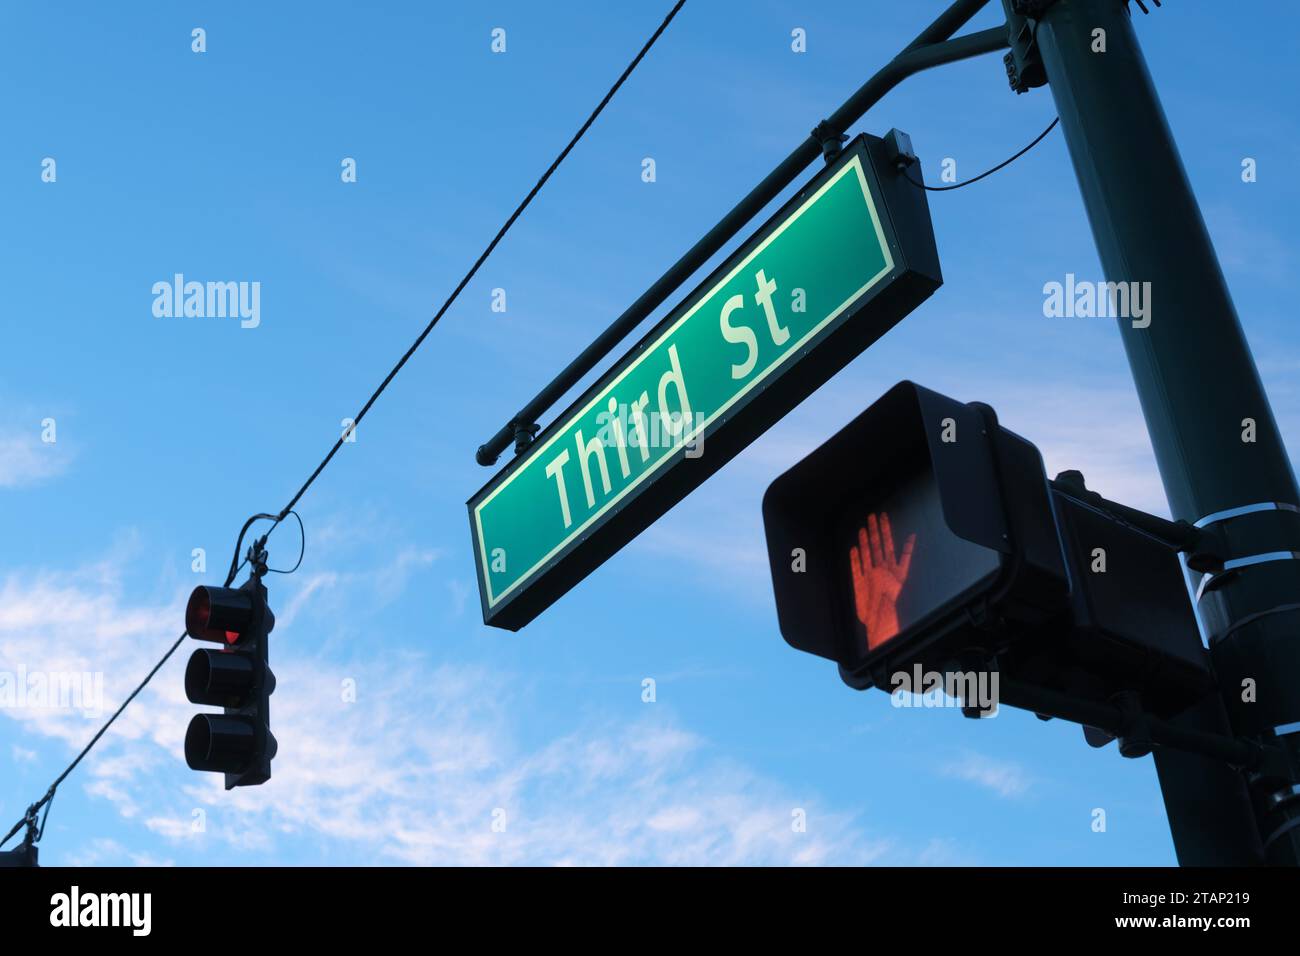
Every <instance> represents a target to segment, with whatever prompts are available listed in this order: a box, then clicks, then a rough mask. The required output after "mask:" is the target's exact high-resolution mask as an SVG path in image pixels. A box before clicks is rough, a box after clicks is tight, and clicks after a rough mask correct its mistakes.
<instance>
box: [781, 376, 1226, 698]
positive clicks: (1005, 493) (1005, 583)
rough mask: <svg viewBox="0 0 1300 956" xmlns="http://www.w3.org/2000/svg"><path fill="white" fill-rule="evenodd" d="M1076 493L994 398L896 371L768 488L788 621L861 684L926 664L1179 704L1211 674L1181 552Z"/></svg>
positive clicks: (799, 640)
mask: <svg viewBox="0 0 1300 956" xmlns="http://www.w3.org/2000/svg"><path fill="white" fill-rule="evenodd" d="M1085 497H1086V496H1085V495H1082V494H1081V495H1080V496H1079V497H1075V496H1072V495H1070V494H1069V493H1068V491H1067V490H1064V489H1063V488H1058V487H1054V486H1053V483H1049V482H1048V480H1047V477H1046V474H1045V472H1044V468H1043V462H1042V457H1041V455H1040V454H1039V452H1038V449H1037V448H1035V447H1034V446H1033V445H1032V444H1031V443H1030V442H1028V441H1026V440H1025V439H1024V438H1021V437H1020V436H1019V435H1016V434H1014V433H1013V432H1011V431H1009V430H1007V429H1005V428H1003V427H1002V426H1000V425H999V424H998V422H997V416H996V414H995V413H994V411H993V409H991V408H989V407H988V406H986V405H982V404H978V403H972V404H962V403H960V402H957V401H955V400H953V399H951V398H947V397H945V396H943V395H939V394H938V393H936V392H932V391H930V390H929V389H926V388H922V387H921V386H919V385H915V384H913V383H911V382H902V383H900V384H899V385H897V386H895V387H894V388H893V389H891V390H890V391H889V392H888V393H886V394H885V395H884V396H883V397H882V398H881V399H880V400H879V401H877V402H876V403H875V404H873V405H872V406H871V407H870V408H868V409H867V410H866V411H865V412H863V413H862V414H861V415H859V416H858V417H857V418H856V419H854V420H853V421H852V422H850V423H849V424H848V425H847V426H846V427H845V428H844V429H842V430H841V431H840V432H839V433H837V434H836V435H834V436H833V437H832V438H831V439H830V440H829V441H827V442H826V443H825V444H824V445H822V446H821V447H820V448H818V449H817V450H816V451H814V452H813V453H812V454H810V455H809V456H808V457H807V458H805V459H804V460H803V461H801V462H799V463H798V464H796V465H795V466H794V467H793V468H791V469H790V470H789V471H787V472H786V473H785V474H783V475H781V476H780V477H779V478H777V479H776V480H775V481H774V482H773V483H772V485H771V486H770V487H769V488H768V490H767V493H766V495H765V496H764V498H763V523H764V527H765V529H766V534H767V547H768V557H769V561H770V564H771V569H772V582H773V589H774V592H775V595H776V606H777V617H778V622H779V625H780V629H781V633H782V635H783V636H784V637H785V639H786V641H787V642H788V643H789V644H791V645H792V646H793V647H795V648H797V649H799V650H802V651H806V652H808V653H811V654H816V655H819V656H821V657H825V658H828V659H830V660H833V661H835V662H836V663H837V664H838V665H839V669H840V675H841V677H842V678H843V679H844V681H845V682H846V683H847V684H849V685H850V686H852V687H855V688H858V689H865V688H867V687H872V686H875V687H880V688H883V689H886V690H891V689H892V687H893V686H895V685H894V681H893V680H892V679H893V678H895V677H896V675H898V674H900V673H913V672H915V668H916V667H917V665H919V666H920V667H921V668H922V670H923V671H924V672H926V673H930V672H933V673H937V674H950V673H952V672H954V671H962V672H970V671H986V670H997V671H998V672H999V673H1000V674H1001V675H1003V677H1010V678H1013V679H1014V680H1017V681H1022V682H1025V683H1029V684H1032V685H1034V686H1037V687H1041V688H1047V689H1051V690H1053V691H1057V692H1061V693H1065V694H1069V695H1072V696H1074V697H1076V698H1082V699H1087V700H1094V701H1101V700H1108V699H1110V698H1111V697H1113V695H1115V694H1116V693H1119V692H1121V691H1125V690H1132V691H1137V692H1139V693H1140V694H1141V695H1142V699H1143V701H1144V703H1145V704H1146V705H1147V706H1148V707H1149V708H1150V709H1151V710H1152V712H1155V713H1172V712H1175V711H1177V710H1179V709H1182V708H1184V707H1186V706H1187V705H1188V704H1189V703H1190V702H1192V701H1194V700H1196V699H1198V698H1199V697H1200V696H1203V695H1204V694H1205V693H1206V692H1207V689H1208V688H1209V687H1210V686H1211V684H1210V680H1209V672H1208V668H1207V665H1206V664H1205V655H1204V651H1203V649H1202V647H1201V644H1200V639H1199V635H1198V633H1197V631H1196V625H1195V621H1194V619H1193V617H1192V614H1191V610H1190V606H1189V603H1188V598H1187V593H1186V589H1185V587H1184V584H1183V577H1182V571H1181V568H1180V566H1179V564H1178V559H1177V556H1176V553H1175V551H1174V550H1172V549H1171V547H1170V546H1169V545H1168V544H1166V543H1164V542H1161V541H1157V540H1156V539H1154V538H1152V537H1151V536H1150V535H1148V534H1146V533H1144V532H1142V531H1140V530H1138V529H1137V528H1134V527H1132V526H1131V525H1130V524H1128V523H1126V522H1124V521H1121V520H1117V519H1116V518H1115V517H1114V516H1112V515H1110V514H1108V513H1106V512H1105V511H1104V510H1102V509H1099V508H1097V507H1095V506H1094V505H1093V504H1090V503H1088V502H1087V501H1085V500H1084V498H1085ZM1092 497H1094V498H1095V497H1096V496H1095V495H1094V496H1092ZM1099 500H1100V499H1099ZM1130 510H1131V509H1130ZM1157 520H1158V519H1157Z"/></svg>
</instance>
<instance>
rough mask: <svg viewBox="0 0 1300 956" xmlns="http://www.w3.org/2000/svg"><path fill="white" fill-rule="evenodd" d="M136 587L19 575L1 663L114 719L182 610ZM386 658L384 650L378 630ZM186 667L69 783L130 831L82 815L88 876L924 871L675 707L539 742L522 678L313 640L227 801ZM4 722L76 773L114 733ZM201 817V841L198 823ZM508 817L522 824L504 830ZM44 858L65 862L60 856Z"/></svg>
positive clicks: (160, 685) (161, 677) (359, 582)
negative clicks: (254, 773)
mask: <svg viewBox="0 0 1300 956" xmlns="http://www.w3.org/2000/svg"><path fill="white" fill-rule="evenodd" d="M407 563H408V564H411V565H413V566H419V565H422V564H424V563H427V562H425V561H424V560H423V559H422V558H420V557H418V556H417V557H416V558H411V559H409V560H408V562H407ZM341 585H346V586H347V587H349V588H362V587H365V586H367V579H366V578H365V577H364V576H349V575H337V576H335V577H334V578H333V579H332V581H331V583H330V585H329V587H330V589H331V590H332V591H334V592H337V591H338V588H339V587H340V586H341ZM120 591H121V587H120V583H119V582H117V581H115V580H114V579H113V577H112V575H111V573H110V572H108V571H107V570H106V569H105V568H104V566H102V565H101V566H96V567H95V568H94V569H93V571H91V572H85V573H79V574H72V575H62V576H56V575H43V574H26V575H19V574H13V575H10V576H9V577H8V578H7V579H5V580H4V582H3V585H2V586H0V668H6V667H7V668H12V667H14V666H16V664H17V663H19V662H22V663H24V664H25V665H26V666H27V667H29V668H46V669H56V668H59V667H68V668H77V669H99V670H103V671H104V672H105V674H106V679H105V697H106V698H107V699H106V701H105V706H106V707H108V708H113V707H116V705H117V704H118V703H119V702H120V700H121V699H122V696H123V695H124V694H125V693H127V692H129V690H130V688H131V687H133V686H134V685H135V683H136V682H137V681H138V679H139V678H140V677H141V676H142V675H143V674H144V673H145V672H146V671H147V670H148V668H149V667H150V666H151V665H152V664H153V662H154V660H155V659H156V657H157V655H158V653H159V652H160V651H161V649H162V648H164V647H165V646H166V645H167V643H168V640H169V638H168V635H169V634H170V633H172V631H173V630H174V629H175V626H176V624H175V622H176V621H177V620H179V619H180V616H181V595H177V596H176V599H175V600H174V601H171V602H168V603H167V604H166V605H159V606H144V607H136V606H132V605H130V604H128V603H126V602H124V601H123V600H122V599H121V597H120ZM325 614H328V612H327V611H321V610H319V609H318V608H317V607H315V606H314V602H313V607H312V608H310V610H308V609H303V610H301V611H300V612H299V614H298V617H299V629H298V631H297V632H296V633H302V632H303V629H306V631H307V632H310V630H311V629H312V628H313V627H315V626H317V625H318V624H319V623H320V621H319V619H318V617H319V616H320V615H325ZM286 630H287V628H284V627H283V626H279V627H277V634H282V633H284V632H285V631H286ZM370 641H371V646H373V647H381V646H383V645H384V641H383V636H382V635H380V634H374V635H371V637H370ZM186 643H188V642H186ZM189 650H190V648H188V647H183V648H182V649H181V652H180V653H178V654H177V655H176V657H177V658H179V660H173V661H170V662H169V663H168V664H167V665H166V666H165V667H164V668H163V669H162V670H161V671H160V672H159V673H158V675H157V677H156V678H155V679H154V682H153V683H152V684H151V685H150V686H149V687H148V688H147V689H146V690H145V691H144V692H143V693H142V694H141V696H140V697H139V698H138V699H137V701H136V702H135V703H134V704H133V705H132V706H131V707H129V708H127V710H126V711H125V712H124V714H123V716H122V718H121V719H120V720H119V721H118V723H117V724H116V725H115V726H114V728H113V729H112V730H110V731H109V734H108V735H107V736H106V737H105V738H104V739H103V740H102V741H101V743H100V745H99V746H98V747H97V748H96V749H95V750H94V751H93V752H92V754H91V755H90V757H88V758H87V760H86V761H85V762H84V763H83V765H82V766H81V767H80V768H79V769H78V770H77V772H76V774H77V775H76V776H75V777H74V778H72V779H70V780H69V782H68V783H65V784H64V786H65V787H69V786H81V787H83V788H84V789H85V791H86V792H87V793H89V794H90V795H92V796H94V797H97V798H100V799H102V800H104V801H106V802H108V803H109V804H110V805H111V806H112V807H113V808H115V810H116V812H117V814H118V815H119V817H120V819H121V821H122V822H121V824H120V825H119V826H118V827H114V829H113V830H112V831H111V832H112V836H111V838H110V837H109V836H107V835H105V834H102V833H100V834H96V833H93V832H87V831H88V829H89V824H88V823H87V821H86V820H84V819H82V820H78V819H69V817H68V813H69V811H68V810H67V806H68V805H67V804H66V803H64V804H63V806H64V808H65V809H64V810H63V811H62V814H63V815H62V816H61V817H60V818H59V819H58V823H59V824H60V826H59V827H58V831H59V838H62V835H63V834H65V833H66V834H68V836H67V837H66V839H68V840H72V839H74V838H75V841H76V844H77V845H78V846H80V847H83V848H84V849H82V850H79V851H77V853H76V854H74V855H75V856H76V860H77V861H79V862H82V863H86V864H94V863H109V862H140V861H142V860H153V859H158V858H159V857H160V853H159V852H158V851H159V848H162V849H163V850H165V851H166V852H169V853H180V852H182V851H183V850H188V849H190V848H195V847H197V848H198V849H199V852H201V853H202V855H203V858H204V859H207V860H210V861H214V862H217V861H220V860H223V859H232V860H233V859H238V860H239V861H241V862H248V861H263V862H275V861H276V860H277V859H280V858H281V857H280V856H278V855H277V854H280V853H282V852H287V851H288V850H290V849H292V847H293V846H294V845H295V844H297V845H298V846H299V847H301V845H303V844H304V843H305V844H306V845H307V846H309V847H315V848H317V850H318V852H320V853H321V854H322V858H324V859H327V860H331V861H339V862H346V861H364V862H390V863H415V864H432V863H453V864H511V863H528V864H640V863H661V864H688V863H699V864H787V863H788V864H818V863H867V862H872V861H875V860H880V859H883V858H886V857H888V859H889V860H890V861H891V862H921V861H923V860H924V859H926V858H928V851H927V850H926V849H925V848H923V847H917V848H909V847H907V846H904V845H900V844H899V843H897V842H896V841H891V840H887V839H884V838H882V837H880V836H879V835H878V834H876V833H874V832H873V831H872V829H871V828H870V827H867V826H865V825H864V824H863V823H862V822H861V821H858V820H856V819H855V818H854V817H853V815H852V814H847V813H842V812H837V811H835V810H833V809H832V808H829V807H826V806H824V805H823V804H822V802H821V801H819V800H817V799H815V798H812V797H809V796H807V795H799V796H797V797H796V795H794V794H792V793H791V792H790V791H789V789H788V787H787V786H786V785H784V784H782V783H781V782H779V781H776V780H773V779H770V778H768V777H765V776H763V775H761V774H758V773H756V772H754V771H753V770H752V769H750V768H748V767H746V766H744V765H741V764H737V763H734V762H732V761H728V760H726V759H723V758H721V757H720V756H718V755H717V754H716V753H714V751H713V749H712V748H711V746H710V744H709V743H708V741H706V740H704V739H702V738H700V737H699V736H697V735H696V734H694V733H692V732H690V731H689V730H688V729H686V728H684V727H682V726H680V724H679V723H678V722H677V721H676V720H675V719H674V718H673V716H672V712H671V711H670V710H669V709H668V708H666V707H657V708H654V709H653V712H652V713H651V712H649V711H647V715H646V716H643V717H642V718H640V719H637V720H624V721H609V720H608V719H606V718H605V717H602V716H601V715H595V716H592V717H589V718H587V721H588V722H586V723H583V722H580V720H579V718H578V717H577V716H576V714H578V713H579V711H578V710H574V714H575V717H574V721H575V723H576V726H573V727H572V729H570V730H569V731H567V732H564V733H561V734H559V735H558V736H555V737H553V738H552V739H549V740H544V741H541V742H533V743H529V744H525V743H523V742H522V741H523V739H524V736H525V735H524V733H523V731H524V729H525V728H526V727H527V724H528V716H529V715H528V713H527V711H526V710H524V709H523V708H524V707H525V706H527V705H526V704H525V703H523V702H524V701H527V700H529V699H533V698H535V697H537V696H544V695H536V694H532V693H529V692H526V691H522V689H521V688H520V687H519V685H520V683H521V680H520V679H519V678H517V677H515V676H514V675H507V674H499V673H497V672H495V671H488V670H485V669H480V668H475V667H469V666H450V665H439V664H437V663H435V662H434V661H432V660H431V659H430V658H429V657H428V656H426V655H424V654H420V653H415V652H403V651H400V650H392V649H390V650H389V651H388V652H387V653H386V654H385V655H383V656H376V655H367V656H365V657H363V658H360V659H359V661H358V662H355V663H351V664H348V663H338V662H331V661H329V660H325V659H322V658H319V657H313V656H308V655H309V654H315V653H316V650H315V649H314V648H312V647H311V646H310V644H309V642H299V641H292V640H281V641H280V642H279V643H278V645H277V648H276V652H277V653H276V654H275V655H274V656H273V662H274V665H275V668H276V672H277V677H278V679H279V686H278V688H277V690H276V693H275V696H274V697H273V698H272V713H273V718H274V719H273V728H274V731H275V733H276V736H277V738H278V740H279V746H280V751H279V755H278V756H277V758H276V760H275V764H274V776H273V778H272V780H271V781H270V782H269V783H268V784H266V785H264V786H261V787H256V788H247V789H236V790H234V791H229V792H227V791H225V790H224V789H222V784H221V779H220V777H219V776H217V775H198V774H194V773H192V772H191V771H189V770H188V769H187V768H185V766H184V764H183V758H182V740H183V736H184V729H185V725H186V723H187V721H188V719H189V717H190V715H191V714H192V713H193V712H194V711H195V709H196V708H195V707H194V705H191V704H189V703H188V701H185V700H184V697H183V693H182V690H181V680H180V673H181V667H183V660H184V658H185V657H187V656H188V652H189ZM344 679H351V680H352V681H355V686H356V688H357V701H356V702H355V703H346V702H344V700H343V695H342V694H341V688H342V682H343V681H344ZM517 702H518V703H517ZM542 706H548V707H549V706H551V705H550V704H547V703H543V704H542ZM582 713H585V711H582ZM7 716H10V717H14V718H16V719H17V720H18V721H19V722H20V725H21V727H22V729H23V731H24V733H25V734H27V736H26V738H25V740H24V743H25V744H27V745H28V746H32V747H34V746H36V744H35V741H38V740H39V739H40V738H45V740H46V743H45V744H43V745H42V746H43V747H48V746H50V745H51V744H54V743H56V742H58V741H62V742H63V745H64V750H65V752H66V753H68V755H69V756H70V755H71V753H73V752H75V750H76V749H79V748H80V746H81V745H83V744H84V742H85V741H86V740H87V739H88V738H89V736H90V734H91V733H92V732H93V730H94V729H95V727H96V726H97V722H87V721H85V720H84V718H82V717H81V716H79V715H77V714H73V713H67V712H62V711H46V712H42V713H40V714H22V713H8V712H7ZM26 796H27V795H19V798H20V799H22V798H25V797H26ZM796 808H799V809H802V810H804V811H805V813H806V819H807V827H806V832H796V830H795V828H794V827H792V813H793V812H794V810H795V809H796ZM196 809H197V810H201V811H203V813H202V814H201V815H200V816H201V817H202V818H203V819H204V823H205V826H204V827H203V829H202V830H197V829H196V828H195V827H194V826H193V825H192V823H193V821H194V820H195V819H196V816H195V810H196ZM497 810H500V811H504V820H505V824H506V825H505V828H504V830H503V831H500V832H498V831H494V829H493V821H494V819H495V818H494V811H497ZM56 812H57V808H56ZM51 833H52V835H53V834H54V833H55V831H51ZM135 840H139V841H144V842H143V845H141V844H139V843H135V842H133V841H135ZM195 841H197V842H195ZM52 843H55V840H52V839H47V844H52ZM142 846H143V848H144V849H147V851H148V852H140V851H141V849H142ZM168 847H171V849H170V850H166V848H168ZM45 850H46V858H47V860H49V861H50V862H54V860H55V859H56V857H55V856H54V855H53V854H54V853H56V852H58V851H57V850H56V849H55V847H53V846H49V845H47V846H46V847H45ZM65 852H68V851H66V850H65Z"/></svg>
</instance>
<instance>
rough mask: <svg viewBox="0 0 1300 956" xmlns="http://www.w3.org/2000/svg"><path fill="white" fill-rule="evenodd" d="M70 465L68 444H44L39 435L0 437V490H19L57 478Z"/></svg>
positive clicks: (14, 433) (26, 433)
mask: <svg viewBox="0 0 1300 956" xmlns="http://www.w3.org/2000/svg"><path fill="white" fill-rule="evenodd" d="M70 462H71V455H70V453H69V452H68V451H67V450H66V446H65V445H63V444H62V443H58V442H50V443H46V442H42V441H41V440H40V437H39V434H38V433H37V432H34V431H32V432H30V433H28V432H13V431H11V432H7V433H5V434H0V488H20V487H23V486H24V485H34V484H37V483H38V482H41V481H45V480H46V479H49V478H55V477H57V476H59V475H61V474H63V472H65V471H66V470H67V468H68V465H69V464H70Z"/></svg>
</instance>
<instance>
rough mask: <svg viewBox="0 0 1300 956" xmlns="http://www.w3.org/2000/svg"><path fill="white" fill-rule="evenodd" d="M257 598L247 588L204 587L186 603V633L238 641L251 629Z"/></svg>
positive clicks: (219, 639)
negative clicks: (250, 624)
mask: <svg viewBox="0 0 1300 956" xmlns="http://www.w3.org/2000/svg"><path fill="white" fill-rule="evenodd" d="M252 616H253V599H252V596H251V595H250V594H249V593H248V592H247V591H242V590H236V589H234V588H210V587H204V586H200V587H197V588H195V589H194V591H193V592H192V593H191V594H190V600H189V603H188V604H187V605H186V606H185V632H186V633H187V634H189V636H190V637H195V638H198V639H199V640H201V641H218V642H220V643H223V644H234V643H236V642H238V640H239V638H240V637H241V636H242V635H243V634H244V633H245V632H246V631H247V630H248V625H249V623H250V621H251V620H252Z"/></svg>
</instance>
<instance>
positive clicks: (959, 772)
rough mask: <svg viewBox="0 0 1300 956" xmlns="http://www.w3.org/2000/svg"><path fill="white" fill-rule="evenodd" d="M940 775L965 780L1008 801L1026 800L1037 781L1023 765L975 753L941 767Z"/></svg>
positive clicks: (964, 755) (969, 753) (967, 754)
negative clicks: (1022, 797) (1034, 782)
mask: <svg viewBox="0 0 1300 956" xmlns="http://www.w3.org/2000/svg"><path fill="white" fill-rule="evenodd" d="M939 772H940V774H941V775H942V776H945V777H952V778H953V779H956V780H965V781H967V782H968V783H973V784H976V785H977V786H980V787H983V788H985V789H986V790H992V791H993V792H994V793H996V794H997V795H998V796H1000V797H1006V798H1013V797H1021V796H1024V795H1025V794H1026V793H1027V792H1028V791H1029V789H1030V787H1031V786H1033V779H1032V778H1031V777H1030V776H1029V774H1028V773H1027V772H1026V771H1025V769H1024V768H1023V767H1021V766H1020V765H1019V764H1016V763H1011V762H1010V761H999V760H994V759H992V758H990V757H986V756H984V755H982V754H977V753H972V752H967V753H965V754H963V755H962V756H961V757H959V758H957V759H956V760H953V761H950V762H949V763H947V764H945V765H943V766H941V767H940V768H939Z"/></svg>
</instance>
